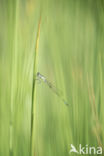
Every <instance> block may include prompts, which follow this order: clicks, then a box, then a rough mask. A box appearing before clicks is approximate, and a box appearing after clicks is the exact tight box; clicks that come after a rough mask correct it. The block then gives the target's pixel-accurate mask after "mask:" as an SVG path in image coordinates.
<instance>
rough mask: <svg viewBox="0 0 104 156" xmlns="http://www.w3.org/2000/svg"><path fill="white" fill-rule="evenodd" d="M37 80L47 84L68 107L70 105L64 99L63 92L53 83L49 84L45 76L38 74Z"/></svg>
mask: <svg viewBox="0 0 104 156" xmlns="http://www.w3.org/2000/svg"><path fill="white" fill-rule="evenodd" d="M36 79H37V80H40V81H43V82H44V83H45V84H47V85H48V87H49V88H50V89H51V90H52V91H53V92H54V93H55V94H56V95H57V96H58V97H59V98H60V99H61V100H62V101H63V102H64V104H65V105H67V106H68V105H69V104H68V103H67V101H66V100H65V99H64V98H63V94H62V92H61V91H60V90H58V89H57V88H56V87H54V85H53V84H52V83H51V82H49V81H48V80H47V79H46V77H45V76H43V75H42V74H40V73H39V72H37V75H36Z"/></svg>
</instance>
